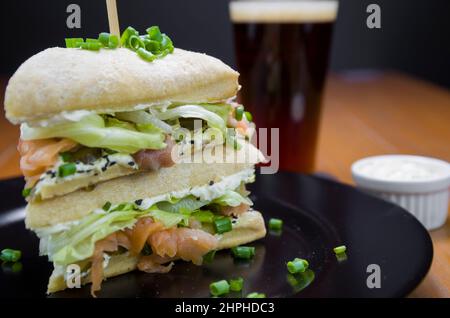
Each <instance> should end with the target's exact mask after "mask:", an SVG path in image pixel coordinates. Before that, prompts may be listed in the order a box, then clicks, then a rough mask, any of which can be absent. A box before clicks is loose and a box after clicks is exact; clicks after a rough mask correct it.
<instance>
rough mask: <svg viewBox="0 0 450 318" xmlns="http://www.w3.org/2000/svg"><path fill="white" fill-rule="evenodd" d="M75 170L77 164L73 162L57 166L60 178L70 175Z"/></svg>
mask: <svg viewBox="0 0 450 318" xmlns="http://www.w3.org/2000/svg"><path fill="white" fill-rule="evenodd" d="M75 172H77V166H76V165H75V163H73V162H71V163H65V164H63V165H61V166H59V168H58V176H59V177H61V178H64V177H67V176H70V175H72V174H74V173H75Z"/></svg>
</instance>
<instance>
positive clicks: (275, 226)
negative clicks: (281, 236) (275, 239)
mask: <svg viewBox="0 0 450 318" xmlns="http://www.w3.org/2000/svg"><path fill="white" fill-rule="evenodd" d="M282 227H283V220H280V219H273V218H272V219H270V220H269V230H272V231H280V230H281V228H282Z"/></svg>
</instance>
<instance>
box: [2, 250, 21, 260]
mask: <svg viewBox="0 0 450 318" xmlns="http://www.w3.org/2000/svg"><path fill="white" fill-rule="evenodd" d="M21 257H22V252H21V251H19V250H13V249H11V248H5V249H4V250H2V252H1V254H0V259H1V260H2V261H3V262H17V261H18V260H19V259H20V258H21Z"/></svg>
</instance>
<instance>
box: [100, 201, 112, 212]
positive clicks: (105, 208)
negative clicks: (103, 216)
mask: <svg viewBox="0 0 450 318" xmlns="http://www.w3.org/2000/svg"><path fill="white" fill-rule="evenodd" d="M110 208H111V202H109V201H107V202H106V203H105V204H104V205H103V207H102V209H103V210H105V211H108V210H109V209H110Z"/></svg>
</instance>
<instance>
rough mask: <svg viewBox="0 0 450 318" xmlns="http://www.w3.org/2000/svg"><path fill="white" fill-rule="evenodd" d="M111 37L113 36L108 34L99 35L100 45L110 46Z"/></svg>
mask: <svg viewBox="0 0 450 318" xmlns="http://www.w3.org/2000/svg"><path fill="white" fill-rule="evenodd" d="M110 36H111V34H109V33H107V32H102V33H100V34H99V35H98V40H99V41H100V43H101V44H102V45H103V46H106V47H108V46H109V37H110Z"/></svg>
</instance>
